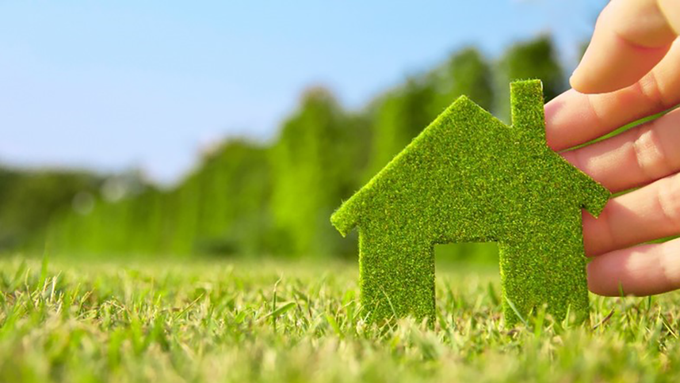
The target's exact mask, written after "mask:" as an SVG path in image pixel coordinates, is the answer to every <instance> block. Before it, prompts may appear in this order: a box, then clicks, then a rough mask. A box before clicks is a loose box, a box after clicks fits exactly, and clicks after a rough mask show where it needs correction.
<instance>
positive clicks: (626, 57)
mask: <svg viewBox="0 0 680 383" xmlns="http://www.w3.org/2000/svg"><path fill="white" fill-rule="evenodd" d="M678 30H680V4H679V3H678V2H677V1H676V0H658V2H657V0H613V1H612V2H610V3H609V4H607V6H606V7H605V9H604V10H603V11H602V13H601V14H600V17H599V18H598V20H597V24H596V25H595V31H594V33H593V38H592V40H591V42H590V45H589V46H588V49H587V50H586V53H585V54H584V56H583V59H582V60H581V64H580V65H579V66H578V68H576V71H574V74H573V75H572V77H571V79H570V80H569V81H570V83H571V86H572V87H573V88H574V89H575V90H577V91H579V92H581V93H607V92H611V91H614V90H617V89H621V88H624V87H627V86H630V85H633V84H635V82H637V81H638V80H640V78H642V76H644V75H645V74H647V73H648V72H649V71H650V70H652V68H654V66H655V65H656V64H657V63H658V62H659V61H661V59H662V58H663V57H664V56H665V55H666V52H668V50H669V49H670V46H671V44H672V43H673V41H674V40H675V39H676V37H677V35H678V33H677V31H678Z"/></svg>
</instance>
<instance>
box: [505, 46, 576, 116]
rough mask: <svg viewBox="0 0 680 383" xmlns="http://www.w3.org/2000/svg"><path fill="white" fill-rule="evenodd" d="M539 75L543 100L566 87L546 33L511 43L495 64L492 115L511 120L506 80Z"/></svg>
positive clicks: (548, 99)
mask: <svg viewBox="0 0 680 383" xmlns="http://www.w3.org/2000/svg"><path fill="white" fill-rule="evenodd" d="M529 78H538V79H541V80H542V81H543V94H544V97H545V101H546V102H548V101H550V100H552V99H553V98H554V97H555V96H557V95H558V94H560V93H562V92H563V91H565V90H566V81H565V79H564V74H563V72H562V67H561V66H560V64H559V62H558V60H557V52H556V50H555V48H554V46H553V42H552V40H551V39H550V37H549V36H542V37H539V38H537V39H535V40H532V41H528V42H522V43H517V44H515V45H513V46H512V47H511V48H510V49H509V50H508V51H507V52H506V53H505V54H504V55H503V57H502V58H501V60H500V61H499V63H498V67H497V73H496V79H497V89H496V103H495V107H496V110H495V114H496V116H497V117H499V118H500V119H501V120H503V121H505V122H508V123H509V122H510V87H509V83H510V82H512V81H514V80H517V79H529Z"/></svg>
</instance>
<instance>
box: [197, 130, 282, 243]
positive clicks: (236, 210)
mask: <svg viewBox="0 0 680 383" xmlns="http://www.w3.org/2000/svg"><path fill="white" fill-rule="evenodd" d="M198 175H199V178H200V183H201V190H202V193H201V200H200V208H199V220H198V237H197V240H196V243H195V246H194V249H195V251H197V252H199V253H219V254H240V255H251V256H252V255H254V254H257V253H265V252H270V251H271V250H272V249H271V247H270V245H269V243H270V234H271V233H270V231H271V226H272V223H271V218H270V206H269V198H270V195H271V171H270V163H269V158H268V149H267V148H265V147H263V146H260V145H255V144H253V143H250V142H248V141H245V140H241V139H236V140H230V141H227V142H226V143H225V144H224V145H222V146H221V147H219V149H218V150H216V151H215V152H212V153H208V154H207V155H206V156H205V158H204V162H203V164H202V166H201V168H200V170H199V172H198Z"/></svg>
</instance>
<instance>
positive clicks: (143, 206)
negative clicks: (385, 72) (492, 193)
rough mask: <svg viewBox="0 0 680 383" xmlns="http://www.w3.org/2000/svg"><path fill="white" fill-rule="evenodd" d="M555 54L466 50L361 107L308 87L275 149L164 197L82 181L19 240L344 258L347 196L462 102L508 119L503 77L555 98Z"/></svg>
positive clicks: (215, 162) (209, 165)
mask: <svg viewBox="0 0 680 383" xmlns="http://www.w3.org/2000/svg"><path fill="white" fill-rule="evenodd" d="M556 53H557V52H556V49H555V47H554V46H553V43H552V41H551V39H550V38H549V37H545V36H544V37H540V38H538V39H535V40H531V41H527V42H521V43H517V44H516V45H513V46H511V47H510V48H509V49H508V50H507V51H506V52H505V53H504V54H503V55H502V56H501V57H500V58H498V59H496V60H490V59H488V58H487V57H485V56H484V55H483V54H481V53H480V52H479V51H478V50H477V49H475V48H472V47H468V48H464V49H461V50H459V51H456V52H454V53H453V54H452V55H451V56H450V57H449V58H448V59H447V60H446V61H444V62H443V63H441V64H439V65H437V66H436V67H434V68H433V69H431V70H427V71H423V72H422V73H418V74H415V75H412V76H409V77H408V78H407V79H406V80H405V81H404V82H403V83H402V84H400V85H399V86H396V87H394V88H392V89H389V90H387V91H385V92H384V93H382V94H380V95H379V96H378V97H376V98H375V99H373V100H372V101H371V102H370V103H368V105H366V106H365V107H363V108H362V109H360V110H347V109H346V108H344V107H343V106H342V105H341V104H340V103H339V102H338V101H337V99H336V98H335V97H334V96H333V94H332V92H331V91H330V90H328V89H325V88H322V87H315V88H311V89H307V90H306V91H304V93H303V94H302V96H301V98H300V101H299V105H298V107H297V109H296V110H295V112H294V113H292V115H291V116H289V117H288V118H287V119H286V120H285V121H284V122H283V123H282V124H281V126H280V130H279V133H278V135H277V137H276V138H275V139H274V140H273V141H272V142H270V143H255V142H251V141H249V140H247V139H230V140H227V141H225V142H224V143H223V144H222V145H221V146H219V147H218V148H216V149H214V150H211V151H210V152H208V153H205V154H203V157H202V160H201V164H200V166H199V167H197V168H196V169H195V170H194V171H193V172H192V173H191V174H189V175H188V176H187V177H186V178H185V179H184V180H183V181H182V182H181V183H180V184H178V185H177V186H176V187H175V188H173V189H172V190H159V189H158V188H156V187H154V186H153V185H148V184H143V183H142V182H139V180H138V179H135V177H127V178H126V177H122V178H121V177H118V178H115V177H114V178H112V179H109V180H102V179H98V178H96V179H93V180H90V181H91V185H95V186H88V187H84V186H82V185H81V186H78V187H77V188H76V189H78V188H80V189H78V190H80V191H78V192H75V194H74V195H73V198H74V199H73V200H72V201H70V202H69V203H65V204H64V205H63V206H62V208H61V209H58V208H53V209H51V211H50V215H49V217H48V218H47V219H45V220H44V224H43V227H40V228H39V229H36V230H35V231H34V235H33V236H32V237H31V236H26V237H27V238H28V237H31V239H30V240H29V239H26V238H22V239H21V240H22V241H24V240H26V243H31V244H32V245H33V246H42V245H43V244H45V243H46V244H47V247H48V248H49V249H51V251H55V252H65V253H81V254H100V255H108V254H112V255H113V254H120V253H127V254H167V255H191V254H219V255H226V254H238V255H240V256H259V255H272V256H284V257H333V256H352V255H354V254H356V248H357V247H356V242H355V241H356V236H354V237H352V238H351V239H350V240H348V239H344V238H342V237H340V235H339V234H338V233H337V232H336V231H335V230H334V229H333V227H332V226H331V225H330V222H329V217H330V215H331V213H332V212H333V210H334V209H335V208H337V207H338V206H339V205H340V203H341V201H342V200H343V199H346V198H349V197H350V196H351V195H352V194H353V193H354V192H355V191H356V190H358V189H359V188H360V187H361V186H362V185H363V184H364V183H365V182H366V181H368V180H369V179H370V178H371V177H372V176H373V175H374V174H375V173H376V172H377V171H378V170H379V169H381V168H382V167H383V166H384V165H385V164H387V162H389V161H390V159H391V158H392V157H393V156H394V155H395V154H397V153H398V152H399V151H401V150H402V149H403V148H404V147H405V146H406V145H407V144H408V143H409V142H410V140H411V139H413V138H414V137H415V136H416V135H418V133H419V132H420V131H421V130H422V129H423V128H425V127H426V126H427V125H428V124H429V123H430V122H431V121H432V120H434V118H435V117H436V116H437V115H438V114H439V113H440V112H442V111H443V110H444V109H445V108H446V107H447V106H448V105H449V104H450V103H451V102H453V101H454V100H455V99H456V98H457V97H458V96H460V95H463V94H465V95H467V96H468V97H470V98H471V99H472V100H473V101H475V102H476V103H478V104H479V105H480V106H482V107H483V108H485V109H487V110H489V111H491V112H493V113H494V114H495V115H496V116H497V117H499V118H501V119H502V120H505V121H506V122H507V121H509V88H508V84H509V82H510V81H512V80H514V79H521V78H540V79H541V80H543V84H544V92H545V95H546V98H547V99H550V98H552V97H554V96H556V95H557V94H559V93H560V92H562V91H563V90H564V89H565V87H566V81H565V77H564V74H563V72H562V69H561V67H560V64H559V61H558V59H557V57H556ZM69 190H70V189H69ZM83 191H84V192H85V193H86V194H83ZM2 222H3V221H2V213H1V212H0V224H2ZM38 226H40V225H38ZM1 245H2V244H1V243H0V246H1Z"/></svg>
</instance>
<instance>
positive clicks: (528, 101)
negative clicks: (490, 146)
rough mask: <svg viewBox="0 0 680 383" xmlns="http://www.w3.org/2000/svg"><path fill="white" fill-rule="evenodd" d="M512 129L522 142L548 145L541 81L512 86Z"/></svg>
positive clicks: (527, 81) (520, 82)
mask: <svg viewBox="0 0 680 383" xmlns="http://www.w3.org/2000/svg"><path fill="white" fill-rule="evenodd" d="M510 105H511V113H512V129H513V131H514V133H515V135H516V137H518V138H519V140H520V141H521V142H524V143H526V144H530V145H547V143H546V141H545V112H544V109H543V83H541V80H526V81H515V82H513V83H511V84H510Z"/></svg>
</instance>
